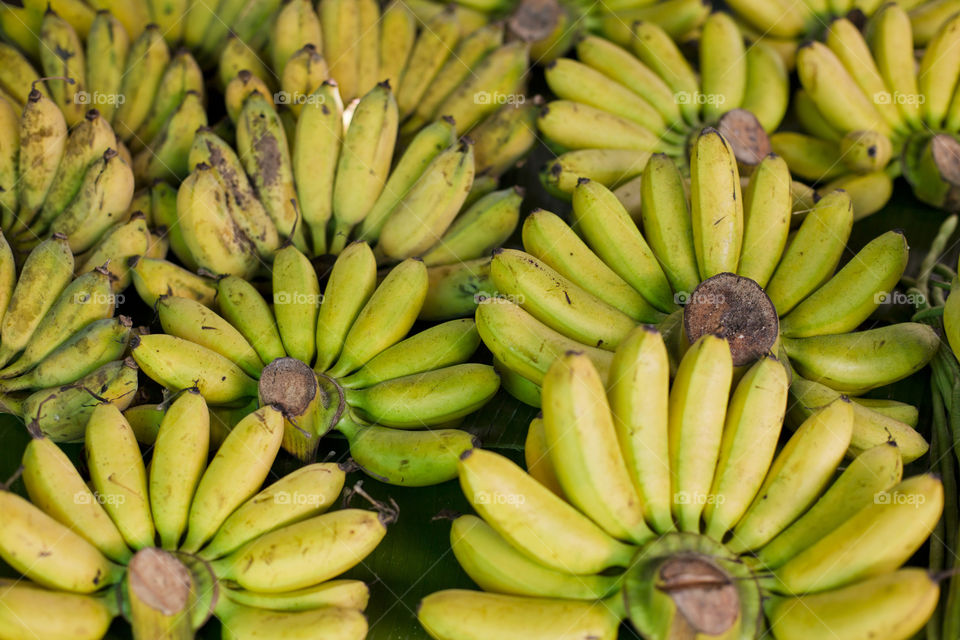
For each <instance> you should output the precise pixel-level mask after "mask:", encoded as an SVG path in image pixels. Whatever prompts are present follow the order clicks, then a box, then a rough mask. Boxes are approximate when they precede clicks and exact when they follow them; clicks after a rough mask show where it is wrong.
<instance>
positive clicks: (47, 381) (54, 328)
mask: <svg viewBox="0 0 960 640" xmlns="http://www.w3.org/2000/svg"><path fill="white" fill-rule="evenodd" d="M139 222H140V234H141V242H142V243H146V241H147V240H146V236H147V233H148V232H147V231H146V227H145V226H144V225H143V220H142V218H141V219H140V220H139ZM97 264H98V263H97V262H96V261H95V260H94V261H83V260H82V259H76V258H74V255H73V252H72V251H71V248H70V245H69V242H68V240H67V238H65V237H64V236H62V235H59V234H55V235H53V236H52V237H51V238H49V239H47V240H44V241H43V242H41V243H39V244H38V245H37V246H36V247H35V248H34V249H33V251H31V252H30V254H29V255H28V256H27V257H26V260H24V262H23V265H22V266H21V267H20V269H19V270H18V269H17V265H16V264H15V262H14V256H13V252H12V251H11V249H10V245H9V244H7V242H6V240H5V239H4V238H3V235H2V234H0V410H2V411H4V412H7V413H13V414H16V415H18V416H20V417H22V418H23V419H24V420H26V421H28V422H32V423H34V424H35V425H36V427H37V428H38V429H39V430H41V431H42V432H43V433H44V434H46V435H47V436H48V437H50V438H51V439H53V440H55V441H57V442H76V441H79V440H83V428H84V425H85V424H86V422H87V419H88V418H89V417H90V413H91V412H92V411H93V409H94V407H95V406H96V405H97V404H100V403H103V402H106V403H110V404H112V405H115V406H117V407H119V408H120V409H125V408H127V406H129V405H130V403H131V401H132V400H133V395H134V394H135V393H136V391H137V367H136V366H135V365H134V364H133V363H132V362H127V361H124V354H125V353H126V351H127V345H128V343H129V341H130V339H131V336H132V330H131V321H130V319H129V318H127V317H125V316H115V315H114V311H115V309H116V305H117V301H118V300H119V299H120V298H121V296H119V295H118V293H117V288H116V287H117V277H116V276H115V275H114V274H113V273H111V271H109V270H108V269H107V268H105V267H102V266H94V265H97Z"/></svg>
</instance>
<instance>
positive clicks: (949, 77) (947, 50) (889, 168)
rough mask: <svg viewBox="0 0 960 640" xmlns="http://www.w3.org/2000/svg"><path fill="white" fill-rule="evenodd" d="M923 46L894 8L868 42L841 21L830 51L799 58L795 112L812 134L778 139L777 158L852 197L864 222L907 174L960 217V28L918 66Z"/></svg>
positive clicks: (949, 30) (933, 41)
mask: <svg viewBox="0 0 960 640" xmlns="http://www.w3.org/2000/svg"><path fill="white" fill-rule="evenodd" d="M916 37H917V36H916V33H915V32H914V30H913V28H912V27H911V21H910V15H909V14H908V13H907V11H906V10H905V9H904V8H903V7H901V6H898V5H895V4H888V5H886V6H884V7H883V8H882V9H881V10H880V11H878V12H877V13H875V14H874V15H873V17H872V18H871V19H870V20H869V22H867V24H866V26H865V27H864V30H863V33H861V31H860V30H859V29H858V28H857V27H856V26H854V24H853V23H852V22H850V20H847V19H845V18H844V19H839V20H835V21H834V22H832V23H831V24H830V27H829V28H828V29H827V31H826V35H825V41H824V42H823V43H820V42H812V43H810V44H808V45H805V46H803V47H802V48H801V49H800V50H799V51H798V53H797V75H798V76H799V79H800V83H801V85H802V89H800V90H799V91H798V93H797V95H796V96H795V98H794V110H795V112H796V114H797V117H798V120H799V121H800V122H801V124H802V127H803V128H804V130H805V131H806V133H795V132H782V133H777V134H774V135H773V136H771V143H772V145H773V149H774V151H776V152H777V153H778V154H780V155H782V156H783V157H784V158H785V159H786V160H787V163H788V164H789V165H790V169H791V171H793V172H794V174H795V175H797V176H799V177H800V178H803V179H806V180H812V181H817V182H821V183H823V184H824V185H825V186H824V188H823V189H822V191H827V190H832V189H835V188H842V189H845V190H847V191H848V192H850V193H851V195H852V197H853V198H854V201H855V210H856V215H857V218H860V217H862V216H865V215H869V214H871V213H873V212H875V211H877V210H878V209H880V208H881V207H882V206H883V205H884V204H886V202H887V201H888V200H889V198H890V196H891V194H892V192H893V185H892V178H895V177H897V176H899V175H901V174H902V175H903V176H904V177H905V178H906V179H907V181H908V182H909V183H910V185H911V186H912V188H913V193H914V195H915V196H916V197H917V198H918V199H920V200H922V201H924V202H926V203H928V204H931V205H933V206H936V207H940V208H944V209H951V210H952V209H956V208H957V207H960V175H958V170H957V167H958V164H957V157H958V155H960V142H958V139H957V135H958V133H960V91H957V85H958V79H960V62H958V59H957V55H956V51H955V48H956V47H957V43H958V42H960V18H958V17H956V16H954V17H952V18H951V19H950V20H948V21H946V22H945V24H943V26H942V27H941V28H940V29H939V30H937V31H936V32H935V33H934V34H933V35H932V37H930V38H929V41H927V42H926V49H925V51H924V52H923V55H922V57H921V58H920V63H919V66H918V65H917V61H916V58H915V57H914V53H913V46H914V44H916V43H917V41H916Z"/></svg>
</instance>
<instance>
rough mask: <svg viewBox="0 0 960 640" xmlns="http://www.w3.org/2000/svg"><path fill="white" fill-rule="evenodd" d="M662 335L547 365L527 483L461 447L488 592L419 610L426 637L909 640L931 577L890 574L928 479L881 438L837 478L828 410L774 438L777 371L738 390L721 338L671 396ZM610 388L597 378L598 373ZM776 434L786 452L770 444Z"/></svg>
mask: <svg viewBox="0 0 960 640" xmlns="http://www.w3.org/2000/svg"><path fill="white" fill-rule="evenodd" d="M665 340H666V337H665V336H663V335H661V334H660V333H659V332H658V331H657V330H656V329H653V328H651V327H638V328H636V329H634V330H633V331H632V332H631V333H630V334H629V335H628V336H627V338H626V339H625V341H624V342H623V344H622V345H621V346H620V347H619V348H618V349H617V351H616V353H615V354H614V355H613V359H612V361H611V362H610V363H609V375H608V376H605V372H603V371H602V370H601V369H599V368H598V367H597V366H596V365H595V364H594V362H593V361H592V360H591V358H590V356H589V355H588V354H587V353H583V352H568V353H567V354H566V355H564V356H563V357H562V358H560V359H558V360H557V361H556V362H555V363H554V364H553V365H552V366H551V367H550V369H549V372H548V373H547V376H546V379H545V380H544V384H543V414H542V417H539V418H537V419H535V420H534V421H533V422H532V423H531V425H530V429H529V432H528V434H527V443H526V448H525V457H526V462H527V471H524V470H523V469H522V468H521V467H519V466H518V465H516V464H515V463H514V462H512V461H510V460H509V459H507V458H505V457H502V456H500V455H498V454H496V453H493V452H489V451H484V450H482V449H474V450H471V451H468V452H467V453H466V454H465V455H464V456H463V458H462V460H461V463H460V484H461V487H462V488H463V492H464V495H465V497H466V498H467V500H468V501H469V502H470V504H471V506H472V507H473V508H474V509H475V510H476V513H477V515H463V516H460V517H459V518H457V519H456V520H454V522H453V526H452V528H451V534H450V540H451V547H452V550H453V552H454V554H455V555H456V557H457V560H458V561H459V563H460V566H461V567H462V568H463V569H464V570H465V571H466V572H467V574H468V575H469V576H470V577H471V579H473V581H474V582H475V583H476V584H477V585H478V586H479V587H480V588H481V589H483V590H484V591H483V592H479V591H464V590H450V591H441V592H438V593H434V594H432V595H429V596H427V597H426V598H425V599H424V600H423V601H422V602H421V604H420V607H419V609H418V618H419V620H420V622H421V624H422V625H423V627H424V628H425V629H426V631H427V632H428V633H429V634H430V635H431V636H432V637H433V638H436V639H437V640H461V639H462V640H466V639H470V640H486V639H490V640H493V639H497V640H502V639H508V638H517V639H519V638H523V639H524V640H532V639H541V638H542V639H544V640H546V639H548V638H549V639H552V638H560V637H569V638H574V637H576V638H596V639H598V640H599V639H603V640H614V639H615V638H617V633H618V628H619V626H620V623H621V621H622V620H625V619H628V620H629V621H630V622H631V624H632V625H633V627H634V628H635V629H636V630H637V632H638V633H639V634H640V635H641V636H642V637H644V638H647V639H649V640H667V639H670V638H681V637H682V638H694V637H696V638H718V639H719V638H758V637H768V636H769V637H773V638H776V639H777V640H807V639H810V638H843V639H844V640H867V639H875V640H880V639H883V640H906V639H908V638H911V637H913V634H914V633H916V632H917V631H918V630H919V629H921V628H922V627H923V625H924V624H925V623H926V621H927V620H928V619H929V618H930V616H931V614H932V613H933V611H934V608H935V607H936V605H937V602H938V599H939V585H938V582H937V580H938V578H936V577H934V576H933V574H931V573H929V572H928V571H926V570H921V569H919V568H902V566H901V565H903V564H904V563H905V562H906V561H907V560H909V559H910V557H911V556H912V555H913V554H914V553H915V552H916V551H917V550H918V549H919V548H920V547H921V546H922V545H923V544H924V542H925V541H926V539H927V537H928V536H929V535H930V534H931V533H932V532H933V530H934V527H935V526H936V525H937V523H938V521H939V520H940V516H941V513H942V512H943V507H944V489H943V486H942V484H941V482H940V480H939V478H938V477H936V476H935V475H933V474H923V475H917V476H913V477H909V478H906V479H904V478H903V463H902V457H901V454H900V452H898V450H897V447H896V445H895V444H894V443H892V442H883V443H881V444H879V445H877V446H874V447H871V448H869V449H866V450H864V451H863V452H862V453H860V454H859V455H858V456H857V457H856V458H854V459H853V460H851V461H850V462H849V463H848V464H847V465H846V466H845V467H844V468H840V464H841V462H842V460H843V457H844V453H845V452H846V451H847V449H848V448H849V446H850V443H851V439H852V437H853V433H854V428H855V427H854V424H855V420H856V419H855V416H854V410H853V403H852V402H851V401H850V400H849V399H848V398H846V397H841V398H838V399H837V400H835V401H833V402H831V403H830V404H829V405H827V406H826V407H824V408H822V409H819V410H818V411H816V412H815V413H813V414H812V415H811V416H810V417H809V418H807V419H806V420H805V421H804V422H803V423H802V424H801V425H800V426H799V427H798V428H797V429H796V431H795V432H794V433H793V434H792V435H788V434H786V433H783V434H782V431H783V429H782V424H783V418H784V412H785V410H786V408H787V404H788V394H789V386H790V383H789V376H790V374H789V372H788V370H787V368H786V367H785V366H784V365H783V363H781V362H780V361H778V360H777V359H776V358H774V357H772V356H767V357H764V358H762V359H760V360H759V361H757V362H756V363H755V364H753V365H752V366H751V367H750V368H749V369H747V370H746V371H745V372H743V373H742V376H741V377H739V380H738V381H736V382H734V376H735V371H734V369H735V366H734V361H733V358H732V357H731V348H730V346H729V345H728V344H727V341H726V340H724V339H723V338H720V337H717V336H714V335H705V336H703V337H702V338H700V339H699V340H698V341H697V342H696V343H694V344H693V346H691V347H690V350H689V351H688V352H687V353H686V355H685V356H684V357H683V359H682V360H681V361H680V363H679V366H678V369H677V372H676V376H675V378H674V380H673V384H672V387H671V384H670V378H671V371H670V369H671V365H670V357H669V355H668V347H667V345H666V342H665ZM605 377H606V379H607V380H609V382H606V383H605V382H604V379H605ZM781 435H783V436H784V437H783V438H782V439H783V440H784V443H783V444H782V446H778V443H779V442H780V441H781Z"/></svg>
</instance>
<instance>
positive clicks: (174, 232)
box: [134, 132, 242, 271]
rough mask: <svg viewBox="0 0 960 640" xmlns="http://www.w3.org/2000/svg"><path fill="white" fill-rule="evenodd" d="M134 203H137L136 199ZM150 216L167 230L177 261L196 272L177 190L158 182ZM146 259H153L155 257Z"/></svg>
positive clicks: (151, 203) (155, 222)
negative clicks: (180, 210) (178, 212)
mask: <svg viewBox="0 0 960 640" xmlns="http://www.w3.org/2000/svg"><path fill="white" fill-rule="evenodd" d="M201 137H204V135H203V134H202V132H198V135H197V138H198V139H200V138H201ZM198 144H199V143H198ZM241 173H242V172H241ZM134 202H136V199H135V200H134ZM150 215H151V218H152V219H153V224H154V226H155V227H157V228H165V229H166V238H167V240H168V241H169V243H170V248H171V250H172V251H173V254H174V255H175V256H176V257H177V259H179V260H180V262H181V263H183V265H184V266H185V267H186V268H187V269H188V270H190V271H194V270H196V269H197V263H196V260H194V259H193V256H192V255H191V254H190V250H189V249H187V243H186V241H185V240H184V238H183V229H181V228H180V221H179V218H178V216H177V190H176V189H174V188H173V187H171V186H170V185H168V184H167V183H166V182H157V183H155V184H154V185H153V186H151V187H150ZM146 257H148V258H152V257H153V256H146Z"/></svg>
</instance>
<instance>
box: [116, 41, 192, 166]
mask: <svg viewBox="0 0 960 640" xmlns="http://www.w3.org/2000/svg"><path fill="white" fill-rule="evenodd" d="M190 92H194V93H196V94H197V95H198V96H200V97H202V96H203V72H202V71H201V70H200V66H199V65H198V64H197V61H196V60H194V59H193V56H192V55H190V53H189V52H187V51H183V50H181V51H178V52H177V53H175V54H174V56H173V58H172V59H171V60H170V64H169V65H167V68H166V70H165V71H164V73H163V77H162V78H160V84H159V85H158V86H157V92H156V94H155V95H154V98H153V105H151V107H150V113H149V114H148V115H147V119H146V120H145V121H144V122H143V124H142V125H140V128H139V129H138V130H137V135H136V137H135V138H134V139H133V140H131V141H130V144H131V146H132V148H133V150H134V151H137V150H138V149H141V148H143V147H145V146H147V145H150V146H155V143H154V138H156V137H157V136H158V135H161V133H162V132H163V131H164V130H165V129H166V130H168V131H171V133H168V134H167V135H168V136H169V135H171V134H172V127H171V125H169V124H167V120H168V119H170V117H171V116H172V115H173V114H174V113H176V112H177V110H178V109H181V108H182V106H181V105H182V104H183V102H184V100H185V99H186V97H187V95H188V94H189V93H190ZM201 102H202V100H201ZM202 106H203V105H201V110H202ZM179 133H185V134H187V137H189V134H192V133H193V131H189V130H188V131H181V132H179Z"/></svg>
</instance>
